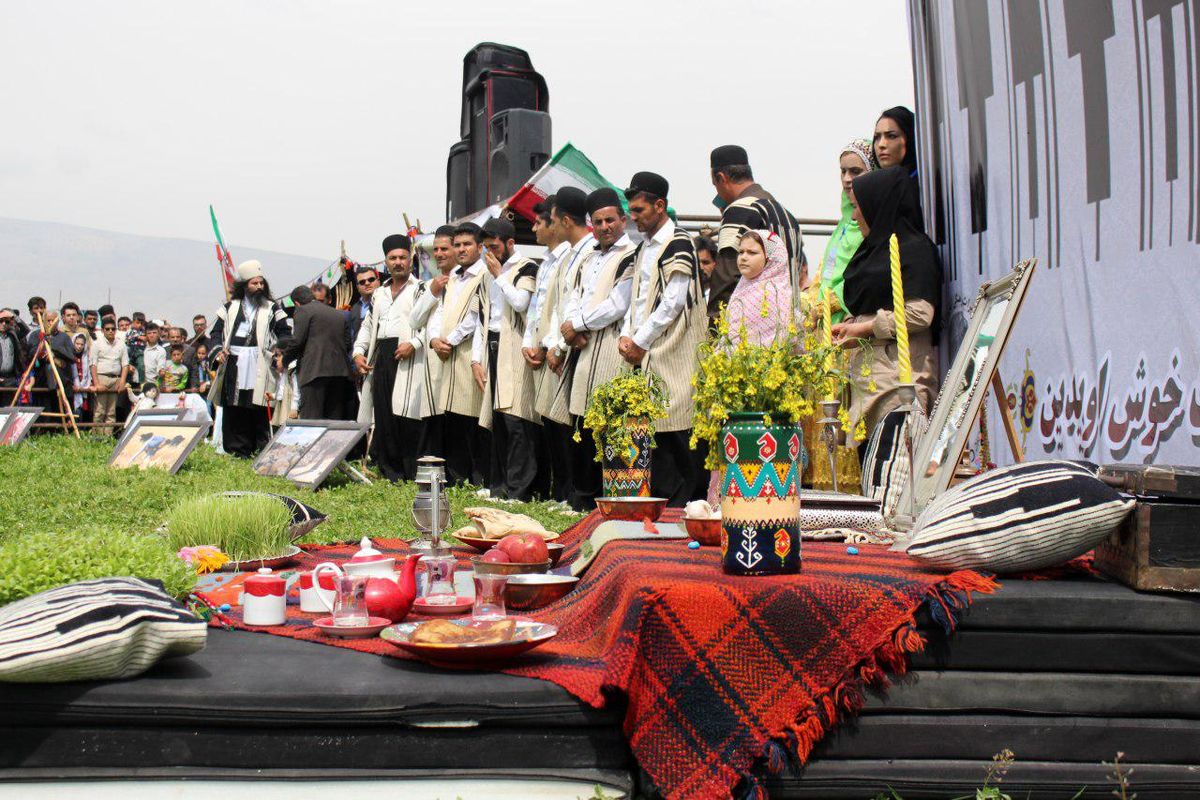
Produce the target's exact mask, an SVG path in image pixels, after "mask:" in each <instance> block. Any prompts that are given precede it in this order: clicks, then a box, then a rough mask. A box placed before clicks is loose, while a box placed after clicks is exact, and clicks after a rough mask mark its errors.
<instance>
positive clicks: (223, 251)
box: [208, 205, 237, 300]
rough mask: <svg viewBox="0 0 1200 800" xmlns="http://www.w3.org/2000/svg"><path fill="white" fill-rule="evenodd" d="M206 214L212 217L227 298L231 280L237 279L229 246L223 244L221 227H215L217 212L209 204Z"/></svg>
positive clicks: (229, 293)
mask: <svg viewBox="0 0 1200 800" xmlns="http://www.w3.org/2000/svg"><path fill="white" fill-rule="evenodd" d="M208 216H209V217H211V218H212V226H213V236H215V237H216V239H217V242H216V247H217V264H218V266H219V267H220V268H221V278H222V282H223V283H224V285H225V299H226V300H228V299H229V297H230V295H232V294H233V282H234V281H235V280H237V272H236V270H234V268H233V258H232V257H231V256H230V255H229V248H228V247H226V246H225V240H224V239H222V238H221V229H220V228H219V227H217V212H215V211H213V207H212V206H211V205H210V206H209V207H208Z"/></svg>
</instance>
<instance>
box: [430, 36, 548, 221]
mask: <svg viewBox="0 0 1200 800" xmlns="http://www.w3.org/2000/svg"><path fill="white" fill-rule="evenodd" d="M549 105H550V94H549V92H548V91H547V89H546V80H545V78H543V77H542V76H541V75H540V74H539V73H538V72H537V71H536V70H535V69H534V68H533V63H532V61H530V59H529V54H528V53H526V52H525V51H524V50H521V49H520V48H517V47H510V46H508V45H503V44H495V43H492V42H484V43H483V44H479V45H476V46H475V47H473V48H471V50H470V51H469V52H468V53H467V55H466V57H465V58H463V97H462V118H461V121H460V125H459V136H460V137H461V141H459V142H457V143H455V144H454V145H453V146H452V147H451V148H450V155H449V158H448V159H447V162H446V218H447V220H455V219H461V218H463V217H465V216H468V215H470V214H473V213H475V212H478V211H481V210H482V209H484V208H486V207H487V206H489V205H491V204H492V203H497V202H502V201H504V200H506V199H508V198H509V197H511V196H512V194H513V193H514V192H516V191H517V190H518V189H520V188H521V186H522V185H523V184H524V183H525V181H527V180H528V179H529V176H530V175H532V174H533V173H534V172H536V171H537V170H538V168H540V167H541V166H542V165H543V164H545V163H546V161H548V160H549V158H550V114H549V113H548V111H547V109H548V108H549Z"/></svg>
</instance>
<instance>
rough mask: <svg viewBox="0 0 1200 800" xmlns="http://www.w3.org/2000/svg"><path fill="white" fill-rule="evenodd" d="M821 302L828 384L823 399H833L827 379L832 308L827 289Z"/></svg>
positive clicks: (831, 363) (831, 340)
mask: <svg viewBox="0 0 1200 800" xmlns="http://www.w3.org/2000/svg"><path fill="white" fill-rule="evenodd" d="M821 294H822V300H821V324H822V331H823V335H822V337H821V338H822V341H823V343H824V345H825V347H827V348H829V349H828V350H827V351H826V353H825V377H826V379H827V381H828V383H829V388H828V391H827V393H826V396H825V399H826V400H832V399H833V381H832V379H830V378H829V373H830V372H832V371H833V308H832V307H831V305H830V300H829V289H828V287H827V288H826V289H825V291H824V292H822V293H821Z"/></svg>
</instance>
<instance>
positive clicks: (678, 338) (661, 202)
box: [618, 172, 707, 506]
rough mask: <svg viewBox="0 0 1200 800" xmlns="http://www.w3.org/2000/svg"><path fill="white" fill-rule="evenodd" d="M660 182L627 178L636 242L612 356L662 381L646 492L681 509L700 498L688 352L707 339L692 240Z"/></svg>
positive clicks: (642, 176) (693, 362) (649, 176)
mask: <svg viewBox="0 0 1200 800" xmlns="http://www.w3.org/2000/svg"><path fill="white" fill-rule="evenodd" d="M668 188H669V184H668V183H667V179H666V178H664V177H662V176H661V175H656V174H655V173H653V172H639V173H637V174H636V175H634V176H633V180H632V181H630V184H629V188H628V189H626V190H625V197H626V199H627V200H628V201H629V213H630V215H631V216H632V217H633V221H634V222H635V223H636V224H637V228H638V231H640V232H641V234H642V236H643V240H642V242H641V243H640V244H639V245H638V246H637V249H636V250H635V251H634V263H633V285H632V287H631V299H630V303H629V313H628V314H626V316H625V321H624V325H623V327H622V329H621V339H620V343H619V344H618V350H619V352H620V354H621V357H622V358H624V359H625V361H626V362H627V363H629V364H631V365H633V366H640V367H641V368H642V369H643V370H644V371H646V372H648V373H652V374H655V375H657V376H659V377H660V378H662V380H663V383H664V385H665V386H666V389H667V393H668V394H667V396H668V400H669V402H670V405H669V407H668V412H667V416H666V417H664V418H663V419H659V420H656V421H655V434H654V457H653V461H652V466H651V470H650V491H651V493H652V494H653V495H655V496H656V497H665V498H667V499H668V501H669V504H670V505H672V506H682V505H684V504H686V503H687V502H688V501H689V500H692V499H694V498H695V497H701V496H703V487H702V483H703V470H702V466H701V464H702V461H701V459H700V458H699V457H698V454H697V453H695V452H694V451H692V449H691V448H690V446H689V439H690V438H691V428H692V413H693V410H694V404H693V402H692V376H693V375H694V374H695V372H696V368H697V366H698V355H697V352H696V348H697V347H699V345H700V343H701V342H703V341H704V338H705V335H706V333H707V317H706V314H705V309H704V302H703V301H704V292H703V289H702V288H701V286H700V267H699V264H698V262H697V260H696V246H695V244H694V243H693V242H692V237H691V236H689V235H688V234H687V232H686V231H684V230H683V229H682V228H677V227H676V226H675V223H674V222H672V221H671V218H670V217H669V216H667V190H668Z"/></svg>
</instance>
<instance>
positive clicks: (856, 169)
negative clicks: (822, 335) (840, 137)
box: [812, 139, 875, 324]
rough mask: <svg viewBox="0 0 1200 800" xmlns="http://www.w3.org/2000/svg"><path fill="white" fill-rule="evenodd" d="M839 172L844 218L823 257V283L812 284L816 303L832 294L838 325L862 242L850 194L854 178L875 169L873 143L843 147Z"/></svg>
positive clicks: (865, 141)
mask: <svg viewBox="0 0 1200 800" xmlns="http://www.w3.org/2000/svg"><path fill="white" fill-rule="evenodd" d="M838 169H839V171H840V172H841V178H842V216H841V219H840V220H839V221H838V224H837V227H836V228H834V229H833V234H832V235H831V236H830V237H829V243H828V244H826V245H825V255H823V256H822V257H821V264H820V270H821V272H820V280H819V281H814V283H813V286H814V287H817V286H819V287H820V288H819V289H816V290H815V291H814V292H813V297H812V300H813V301H814V302H820V299H821V294H822V293H824V292H830V293H831V295H832V299H833V321H834V323H835V324H836V323H838V322H841V321H842V319H843V318H844V317H845V316H846V299H845V297H844V296H843V294H842V277H843V273H844V272H845V271H846V265H847V264H849V263H850V259H851V258H853V257H854V253H855V252H856V251H857V250H858V246H859V245H860V244H862V240H863V235H862V233H861V232H860V231H859V230H858V223H857V222H855V221H854V218H853V216H851V214H852V213H853V211H854V205H853V203H851V195H852V194H853V192H854V189H853V187H852V183H853V181H854V179H855V178H857V177H858V176H859V175H863V174H865V173H867V172H870V171H871V170H873V169H875V164H874V163H873V162H872V160H871V142H870V140H869V139H854V140H853V141H851V142H850V144H848V145H846V146H845V147H843V148H842V152H841V153H839V154H838Z"/></svg>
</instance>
